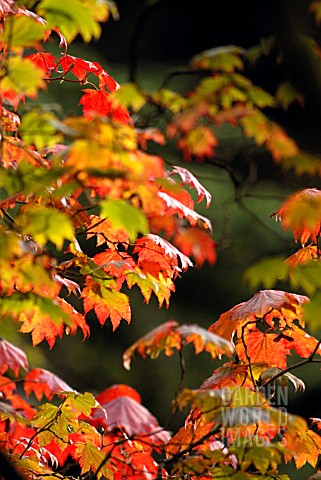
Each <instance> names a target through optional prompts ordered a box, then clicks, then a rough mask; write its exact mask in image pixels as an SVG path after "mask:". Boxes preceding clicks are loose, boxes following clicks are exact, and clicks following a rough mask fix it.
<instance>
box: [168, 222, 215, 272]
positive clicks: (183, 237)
mask: <svg viewBox="0 0 321 480" xmlns="http://www.w3.org/2000/svg"><path fill="white" fill-rule="evenodd" d="M173 241H174V243H175V245H177V247H178V248H179V249H180V251H181V252H182V253H184V254H185V255H186V256H187V257H193V258H194V259H195V263H196V266H197V267H201V266H202V265H203V264H204V262H206V261H207V262H208V263H209V264H210V265H214V264H215V262H216V243H215V241H214V240H213V238H212V236H211V235H209V233H208V232H207V231H204V230H201V229H199V228H196V227H194V228H184V229H181V230H179V231H178V232H177V233H176V234H175V236H174V238H173Z"/></svg>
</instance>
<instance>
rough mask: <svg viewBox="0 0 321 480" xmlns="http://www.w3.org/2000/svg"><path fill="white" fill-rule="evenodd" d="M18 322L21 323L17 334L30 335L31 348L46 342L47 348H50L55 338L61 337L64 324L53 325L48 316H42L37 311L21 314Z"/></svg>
mask: <svg viewBox="0 0 321 480" xmlns="http://www.w3.org/2000/svg"><path fill="white" fill-rule="evenodd" d="M19 321H21V322H23V324H22V326H21V327H20V329H19V332H23V333H30V332H31V338H32V344H33V346H36V345H38V344H39V343H41V342H42V341H43V340H46V341H47V342H48V344H49V347H50V348H52V347H53V346H54V344H55V341H56V338H57V337H60V338H61V337H62V334H63V332H64V324H63V322H62V320H61V323H60V324H57V323H55V322H54V321H53V320H52V319H51V318H50V316H49V315H43V314H41V313H39V312H37V311H35V312H32V313H21V314H20V315H19Z"/></svg>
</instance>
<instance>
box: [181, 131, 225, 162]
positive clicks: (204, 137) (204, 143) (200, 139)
mask: <svg viewBox="0 0 321 480" xmlns="http://www.w3.org/2000/svg"><path fill="white" fill-rule="evenodd" d="M217 145H218V140H217V138H216V137H215V135H214V133H213V132H212V130H211V129H210V128H208V127H205V126H199V127H194V128H193V130H190V131H189V132H188V133H186V134H185V135H184V136H183V137H181V138H180V140H179V141H178V144H177V146H178V148H179V149H181V150H182V151H183V155H184V159H185V160H190V159H191V158H192V157H196V158H197V159H200V160H202V159H204V158H212V157H213V156H214V152H215V147H216V146H217Z"/></svg>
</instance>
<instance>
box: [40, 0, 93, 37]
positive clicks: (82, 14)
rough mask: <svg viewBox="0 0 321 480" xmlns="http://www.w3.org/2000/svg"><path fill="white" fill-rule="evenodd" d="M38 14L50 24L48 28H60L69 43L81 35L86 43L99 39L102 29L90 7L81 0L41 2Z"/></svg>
mask: <svg viewBox="0 0 321 480" xmlns="http://www.w3.org/2000/svg"><path fill="white" fill-rule="evenodd" d="M37 12H38V14H39V15H41V16H43V17H44V18H45V19H46V21H47V22H48V28H53V27H59V29H60V30H61V32H62V34H63V35H64V36H65V37H66V39H67V42H71V41H72V40H74V38H75V37H76V36H77V35H78V34H80V35H81V36H82V38H83V39H84V41H85V42H89V41H90V40H91V39H92V38H94V39H98V38H99V36H100V33H101V27H100V25H99V23H98V22H97V21H96V19H95V17H94V15H93V12H92V10H91V9H90V6H89V5H88V4H86V3H84V2H81V1H80V0H68V2H61V1H59V0H41V2H40V3H39V5H38V6H37Z"/></svg>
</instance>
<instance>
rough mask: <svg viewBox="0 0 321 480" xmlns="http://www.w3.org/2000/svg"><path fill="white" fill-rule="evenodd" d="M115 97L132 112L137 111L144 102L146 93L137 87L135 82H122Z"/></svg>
mask: <svg viewBox="0 0 321 480" xmlns="http://www.w3.org/2000/svg"><path fill="white" fill-rule="evenodd" d="M115 97H116V98H117V99H118V100H119V101H120V103H121V104H122V105H124V107H126V108H131V109H132V111H133V112H138V111H139V110H140V109H141V108H142V107H143V106H144V105H145V103H146V101H147V99H146V95H144V93H143V92H142V91H141V90H140V89H139V88H138V86H137V84H135V83H125V84H122V86H121V87H120V89H119V90H118V91H117V92H116V93H115Z"/></svg>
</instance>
